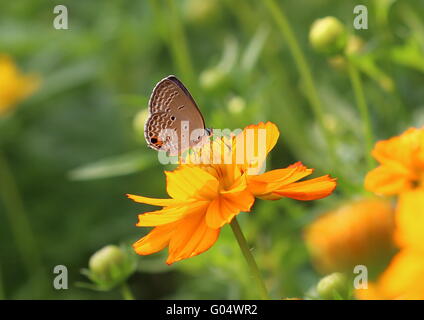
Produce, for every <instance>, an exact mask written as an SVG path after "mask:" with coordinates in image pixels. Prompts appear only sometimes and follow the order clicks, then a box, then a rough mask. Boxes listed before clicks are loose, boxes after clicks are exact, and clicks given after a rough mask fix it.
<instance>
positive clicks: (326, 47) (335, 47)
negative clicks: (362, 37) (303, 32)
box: [309, 17, 347, 54]
mask: <svg viewBox="0 0 424 320" xmlns="http://www.w3.org/2000/svg"><path fill="white" fill-rule="evenodd" d="M346 38H347V33H346V29H345V26H344V25H343V24H342V23H341V22H340V20H338V19H337V18H335V17H325V18H322V19H318V20H316V21H315V22H314V23H313V24H312V27H311V30H310V32H309V41H310V43H311V45H312V47H313V48H314V49H315V50H316V51H318V52H320V53H324V54H335V53H339V52H341V51H342V50H343V49H344V47H345V45H346Z"/></svg>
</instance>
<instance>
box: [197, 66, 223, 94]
mask: <svg viewBox="0 0 424 320" xmlns="http://www.w3.org/2000/svg"><path fill="white" fill-rule="evenodd" d="M225 81H226V74H225V72H224V71H222V70H221V69H219V68H213V69H207V70H205V71H203V72H202V73H201V74H200V85H201V86H202V88H204V89H206V90H215V89H217V88H219V87H220V86H222V85H223V84H224V83H225Z"/></svg>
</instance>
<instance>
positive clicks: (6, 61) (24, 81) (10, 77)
mask: <svg viewBox="0 0 424 320" xmlns="http://www.w3.org/2000/svg"><path fill="white" fill-rule="evenodd" d="M38 85H39V79H38V78H37V77H36V76H33V75H29V76H27V75H22V74H21V73H20V72H19V70H18V69H17V67H16V65H15V64H14V63H13V60H12V59H11V58H10V57H8V56H6V55H1V54H0V116H2V115H3V114H5V113H6V112H7V111H9V110H10V109H12V108H13V106H14V104H15V103H16V102H19V101H20V100H22V99H24V98H26V97H27V96H29V95H30V94H32V93H33V92H34V91H35V89H37V87H38Z"/></svg>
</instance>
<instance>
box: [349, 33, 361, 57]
mask: <svg viewBox="0 0 424 320" xmlns="http://www.w3.org/2000/svg"><path fill="white" fill-rule="evenodd" d="M364 47H365V42H364V40H363V39H362V38H361V37H358V36H356V35H351V36H350V37H349V39H348V40H347V44H346V49H345V52H346V54H347V55H352V54H359V53H361V52H362V51H363V50H364Z"/></svg>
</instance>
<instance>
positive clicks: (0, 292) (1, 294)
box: [0, 265, 6, 300]
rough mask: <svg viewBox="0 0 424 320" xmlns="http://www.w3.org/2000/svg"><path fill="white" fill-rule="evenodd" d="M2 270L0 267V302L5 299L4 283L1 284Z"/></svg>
mask: <svg viewBox="0 0 424 320" xmlns="http://www.w3.org/2000/svg"><path fill="white" fill-rule="evenodd" d="M2 271H3V270H2V268H1V265H0V300H4V299H6V292H5V290H4V283H3V274H2Z"/></svg>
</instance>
